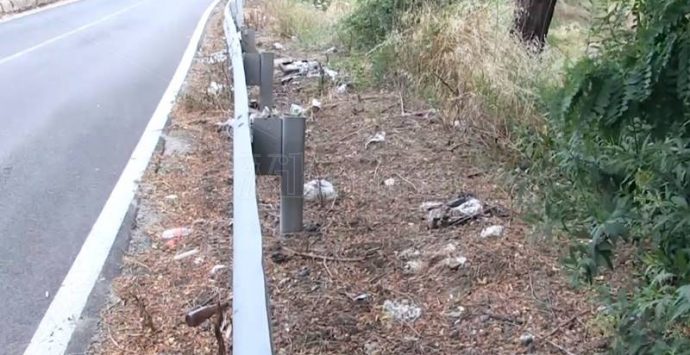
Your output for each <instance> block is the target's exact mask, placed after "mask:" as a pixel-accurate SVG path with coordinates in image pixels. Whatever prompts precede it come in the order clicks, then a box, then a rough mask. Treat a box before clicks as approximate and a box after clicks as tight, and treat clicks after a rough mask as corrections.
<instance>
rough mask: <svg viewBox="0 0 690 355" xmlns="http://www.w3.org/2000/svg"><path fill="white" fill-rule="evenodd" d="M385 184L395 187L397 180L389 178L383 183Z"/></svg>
mask: <svg viewBox="0 0 690 355" xmlns="http://www.w3.org/2000/svg"><path fill="white" fill-rule="evenodd" d="M383 184H384V185H386V186H393V185H395V179H394V178H388V179H386V180H385V181H384V182H383Z"/></svg>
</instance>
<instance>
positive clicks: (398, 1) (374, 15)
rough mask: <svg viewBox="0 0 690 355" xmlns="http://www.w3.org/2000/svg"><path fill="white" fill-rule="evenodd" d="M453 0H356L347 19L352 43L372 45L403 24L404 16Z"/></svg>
mask: <svg viewBox="0 0 690 355" xmlns="http://www.w3.org/2000/svg"><path fill="white" fill-rule="evenodd" d="M450 1H451V0H357V1H356V7H355V10H354V11H353V12H352V13H351V14H350V15H349V16H348V17H347V18H346V19H345V21H344V27H345V31H346V33H347V34H348V36H349V38H348V41H349V45H350V47H352V48H356V49H370V48H373V47H375V46H377V45H379V44H381V43H382V42H384V41H385V40H386V38H387V37H388V35H389V34H391V33H392V32H394V31H395V30H398V29H399V28H400V24H401V19H402V17H403V16H404V15H405V14H406V13H408V12H413V11H415V10H418V9H420V8H422V7H423V6H425V5H431V6H439V7H440V6H442V5H445V4H448V3H449V2H450Z"/></svg>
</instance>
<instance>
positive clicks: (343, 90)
mask: <svg viewBox="0 0 690 355" xmlns="http://www.w3.org/2000/svg"><path fill="white" fill-rule="evenodd" d="M347 88H348V84H347V83H345V84H340V85H338V87H337V88H336V89H335V93H336V94H340V95H343V94H347Z"/></svg>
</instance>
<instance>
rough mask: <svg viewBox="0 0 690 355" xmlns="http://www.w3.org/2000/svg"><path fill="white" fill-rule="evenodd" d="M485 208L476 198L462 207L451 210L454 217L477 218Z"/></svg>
mask: <svg viewBox="0 0 690 355" xmlns="http://www.w3.org/2000/svg"><path fill="white" fill-rule="evenodd" d="M483 208H484V206H482V203H481V201H479V200H477V199H476V198H470V199H469V200H467V201H466V202H464V203H462V204H461V205H460V206H457V207H453V208H451V209H450V215H451V216H453V217H459V216H464V217H476V216H477V215H479V214H480V213H481V212H482V209H483Z"/></svg>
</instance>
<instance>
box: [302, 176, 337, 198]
mask: <svg viewBox="0 0 690 355" xmlns="http://www.w3.org/2000/svg"><path fill="white" fill-rule="evenodd" d="M336 197H338V193H337V192H336V191H335V187H334V186H333V184H331V183H330V182H328V181H326V180H324V179H318V180H312V181H309V182H308V183H306V184H304V199H305V200H307V201H318V200H326V201H329V200H335V199H336Z"/></svg>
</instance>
